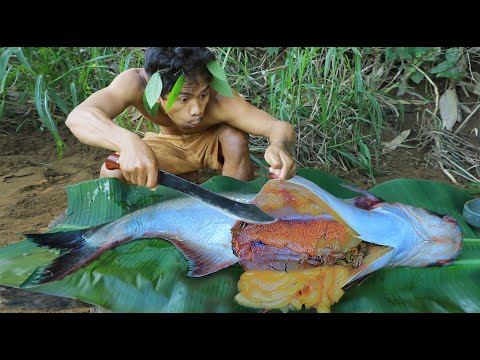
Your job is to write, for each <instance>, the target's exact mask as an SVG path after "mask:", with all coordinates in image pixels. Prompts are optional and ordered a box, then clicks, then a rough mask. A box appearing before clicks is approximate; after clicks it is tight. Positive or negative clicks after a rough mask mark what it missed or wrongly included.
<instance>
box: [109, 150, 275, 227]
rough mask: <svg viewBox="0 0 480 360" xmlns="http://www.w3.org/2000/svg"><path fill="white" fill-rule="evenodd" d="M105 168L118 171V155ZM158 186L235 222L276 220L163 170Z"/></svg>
mask: <svg viewBox="0 0 480 360" xmlns="http://www.w3.org/2000/svg"><path fill="white" fill-rule="evenodd" d="M105 167H106V168H107V169H108V170H115V169H120V161H119V155H117V154H112V155H110V156H109V157H108V158H107V160H106V161H105ZM158 184H159V185H162V186H166V187H168V188H171V189H175V190H177V191H180V192H181V193H183V194H185V195H188V196H191V197H193V198H196V199H198V200H200V201H203V202H204V203H205V204H207V205H210V206H212V207H214V208H215V209H217V210H218V211H220V212H222V213H224V214H225V215H227V216H230V217H232V218H234V219H237V220H241V221H244V222H248V223H252V224H271V223H273V222H275V221H276V220H277V219H276V218H274V217H272V216H270V215H269V214H267V213H266V212H264V211H263V210H262V209H260V208H259V207H258V206H257V205H255V204H252V203H243V202H240V201H236V200H233V199H230V198H228V197H225V196H223V195H220V194H218V193H216V192H213V191H210V190H208V189H205V188H203V187H201V186H200V185H197V184H195V183H192V182H190V181H188V180H185V179H183V178H181V177H180V176H176V175H174V174H171V173H169V172H167V171H165V170H158Z"/></svg>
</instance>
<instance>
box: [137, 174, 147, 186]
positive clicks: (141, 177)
mask: <svg viewBox="0 0 480 360" xmlns="http://www.w3.org/2000/svg"><path fill="white" fill-rule="evenodd" d="M146 183H147V174H145V173H144V172H143V171H141V172H140V173H138V174H137V184H138V185H140V186H145V184H146Z"/></svg>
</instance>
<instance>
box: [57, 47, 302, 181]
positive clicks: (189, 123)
mask: <svg viewBox="0 0 480 360" xmlns="http://www.w3.org/2000/svg"><path fill="white" fill-rule="evenodd" d="M214 59H215V55H214V54H213V53H212V52H211V51H210V50H209V49H207V48H191V47H190V48H186V47H165V48H149V49H147V50H146V53H145V65H144V68H134V69H128V70H126V71H124V72H122V73H120V74H119V75H118V76H117V77H116V78H115V79H114V80H113V81H112V83H111V84H110V85H109V86H107V87H106V88H104V89H101V90H99V91H97V92H96V93H94V94H92V95H91V96H90V97H88V98H87V99H86V100H85V101H83V102H82V103H81V104H79V105H78V106H77V107H76V108H75V109H73V111H72V112H71V113H70V114H69V116H68V118H67V120H66V125H67V126H68V128H69V129H70V130H71V131H72V133H73V134H74V135H75V136H76V137H77V138H78V139H79V140H80V141H81V142H83V143H85V144H88V145H91V146H95V147H101V148H105V149H110V150H113V151H116V152H118V153H119V154H120V157H119V164H120V167H121V170H107V169H106V167H105V164H103V166H102V168H101V170H100V176H101V177H116V178H118V179H120V180H122V181H127V182H129V183H132V184H137V185H141V186H147V187H149V188H152V189H153V188H155V187H156V185H157V171H158V169H163V170H166V171H169V172H171V173H173V174H176V175H181V174H185V173H188V172H191V171H195V170H198V169H202V168H210V169H221V170H222V175H225V176H230V177H233V178H236V179H239V180H243V181H250V180H252V179H253V171H252V165H251V161H250V153H249V149H248V134H251V135H258V136H265V137H267V138H268V139H269V140H270V145H269V146H268V148H267V149H266V151H265V154H264V158H265V160H266V161H267V162H268V163H269V164H270V165H271V168H270V171H271V172H272V173H274V174H275V175H276V176H277V177H279V178H280V179H289V178H291V177H293V176H294V175H295V172H296V164H295V162H294V160H293V158H292V156H291V154H290V151H289V150H290V149H292V148H293V144H294V143H295V132H294V130H293V127H292V125H290V124H289V123H287V122H284V121H281V120H278V119H276V118H274V117H273V116H271V115H269V114H268V113H266V112H265V111H262V110H260V109H258V108H256V107H254V106H252V105H250V104H249V103H248V102H247V101H245V100H244V99H242V98H241V97H240V96H239V94H238V93H237V92H236V91H235V90H233V89H232V91H233V94H234V96H233V97H232V96H224V95H221V94H220V93H218V92H217V91H215V90H214V89H213V88H212V87H211V86H210V81H211V79H212V74H211V73H210V71H209V70H208V68H207V66H206V64H207V63H209V62H210V61H212V60H214ZM157 71H159V74H160V77H161V79H162V84H163V88H162V92H161V96H160V97H159V98H158V101H157V103H158V105H159V106H158V111H157V113H156V114H155V116H152V115H151V114H150V112H149V111H147V109H146V107H145V105H144V100H143V95H144V92H145V89H146V87H147V84H148V82H149V80H150V78H151V77H152V75H153V74H155V73H156V72H157ZM182 73H183V74H185V78H186V81H185V83H184V85H183V88H182V90H181V93H180V94H179V95H178V98H177V99H176V100H175V102H174V103H173V105H171V107H170V108H169V109H168V111H165V109H166V107H167V103H168V98H169V95H170V92H171V90H172V88H173V86H174V84H175V82H176V80H177V79H178V78H179V77H180V75H181V74H182ZM129 106H133V107H135V108H136V109H138V111H140V112H141V113H142V114H143V115H144V116H145V117H146V118H148V119H150V120H151V121H153V122H154V123H156V124H159V125H160V129H161V131H160V133H158V134H157V133H153V132H147V133H146V134H145V137H144V138H143V139H142V138H141V137H139V136H138V135H136V134H135V133H133V132H131V131H129V130H127V129H124V128H122V127H120V126H118V125H116V124H115V123H114V122H113V121H112V119H114V118H115V117H116V116H118V115H119V114H121V113H122V112H123V111H124V110H125V109H127V107H129Z"/></svg>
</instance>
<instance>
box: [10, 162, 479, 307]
mask: <svg viewBox="0 0 480 360" xmlns="http://www.w3.org/2000/svg"><path fill="white" fill-rule="evenodd" d="M298 174H299V175H300V176H303V177H305V178H307V179H309V180H311V181H313V182H315V183H316V184H318V185H319V186H321V187H322V188H324V189H326V190H327V191H329V192H331V193H332V194H333V195H335V196H337V197H339V198H352V197H355V196H358V195H359V194H357V193H355V192H352V191H351V190H349V189H346V188H345V187H342V186H340V184H341V183H343V182H344V181H343V180H342V179H339V178H337V177H334V176H332V175H329V174H326V173H323V172H321V171H318V170H308V169H301V170H299V171H298ZM267 180H268V179H266V178H259V179H257V180H255V181H252V182H248V183H247V182H241V181H238V180H235V179H232V178H229V177H223V176H217V177H213V178H211V179H210V180H208V181H206V182H205V183H203V184H202V186H204V187H205V188H208V189H210V190H213V191H217V192H236V193H243V194H247V193H257V192H258V191H259V190H260V189H261V187H262V186H263V185H264V184H265V182H266V181H267ZM66 191H67V196H68V208H67V218H66V220H65V222H64V223H63V224H61V225H59V226H57V227H56V228H55V229H53V230H52V231H61V230H73V229H79V228H84V227H89V226H94V225H99V224H102V223H105V222H108V221H112V220H114V219H116V218H118V217H120V216H122V215H124V214H126V213H128V212H130V211H134V210H136V209H139V208H142V207H145V206H148V205H150V204H152V203H154V202H157V201H164V200H166V199H170V198H172V197H175V196H181V195H179V193H178V192H176V191H174V190H171V189H167V188H164V187H161V186H159V187H158V188H157V190H156V191H155V192H152V191H151V190H148V189H146V188H143V187H138V186H130V185H127V184H124V183H121V182H120V181H118V180H116V179H106V178H103V179H98V180H92V181H86V182H83V183H79V184H76V185H72V186H67V187H66ZM371 192H372V193H374V194H375V195H377V196H379V197H381V198H383V199H384V200H385V201H399V202H402V203H405V204H411V205H415V206H421V207H425V208H428V209H430V210H432V211H436V212H439V213H448V214H450V215H452V216H453V217H455V218H456V219H457V220H458V221H459V224H460V226H461V228H462V230H463V232H464V236H465V239H464V245H463V251H462V253H461V254H460V256H459V257H458V258H457V260H456V261H455V262H454V263H453V264H451V265H448V266H445V267H435V268H407V267H404V268H384V269H381V270H378V271H376V272H375V273H373V274H372V275H371V276H368V277H367V278H366V279H362V281H360V282H357V283H355V284H354V285H353V286H351V287H349V288H348V289H346V292H345V295H344V296H343V297H342V298H341V299H340V301H339V303H337V304H336V305H334V306H332V312H379V313H380V312H479V311H480V287H479V286H478V285H477V283H478V280H479V279H480V232H479V231H478V230H476V229H473V228H471V227H470V226H469V225H468V224H467V223H466V222H465V221H464V220H463V218H462V208H463V204H464V203H465V202H466V201H468V200H470V199H471V198H472V195H470V194H468V193H467V192H466V191H463V190H460V189H458V188H455V187H453V186H450V185H448V184H443V183H439V182H434V181H425V180H409V179H398V180H392V181H388V182H385V183H383V184H380V185H377V186H375V187H374V188H372V189H371ZM24 230H25V231H24V232H27V230H31V229H24ZM58 254H59V253H58V252H57V251H55V250H49V249H46V248H42V247H38V246H36V245H35V244H33V243H32V242H31V240H29V239H24V240H22V241H20V242H17V243H14V244H12V245H9V246H5V247H3V248H1V249H0V285H4V286H10V287H19V286H20V284H21V283H22V282H23V281H24V280H25V279H27V278H28V277H29V276H30V274H31V273H33V272H34V271H35V269H36V268H37V267H41V266H44V265H46V264H48V263H49V262H50V261H52V260H53V259H55V257H56V256H58ZM187 272H188V263H187V260H186V259H185V258H184V257H183V255H182V254H181V253H180V252H179V251H178V250H177V249H176V248H175V247H174V246H173V245H171V244H170V243H169V242H167V241H165V240H162V239H142V240H136V241H132V242H129V243H126V244H122V245H120V246H117V247H115V248H112V249H110V250H108V251H106V252H105V253H103V254H102V255H100V256H99V257H98V258H97V259H95V260H94V261H93V262H91V263H90V264H89V265H87V266H85V267H84V268H82V269H80V270H78V271H76V272H75V273H73V274H71V275H69V276H67V277H65V278H64V279H61V280H59V281H55V282H52V283H48V284H44V285H40V286H36V287H32V288H27V289H26V290H28V291H35V292H40V293H45V294H51V295H57V296H64V297H69V298H74V299H79V300H82V301H84V302H87V303H91V304H97V305H100V306H103V307H105V308H107V309H110V310H112V311H114V312H162V313H165V312H174V313H178V312H203V313H205V312H257V311H258V310H257V309H250V308H246V307H243V306H241V305H239V304H237V303H236V302H235V301H234V300H233V298H234V296H235V295H236V294H237V282H238V280H239V278H240V275H241V274H242V272H243V269H242V267H241V266H240V265H233V266H231V267H229V268H227V269H223V270H220V271H218V272H216V273H214V274H211V275H208V276H205V277H201V278H191V277H188V276H187ZM311 311H313V310H311V309H308V310H303V312H311Z"/></svg>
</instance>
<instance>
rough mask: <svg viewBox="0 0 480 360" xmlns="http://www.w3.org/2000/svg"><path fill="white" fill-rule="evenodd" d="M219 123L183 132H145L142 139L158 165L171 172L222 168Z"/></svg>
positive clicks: (181, 172)
mask: <svg viewBox="0 0 480 360" xmlns="http://www.w3.org/2000/svg"><path fill="white" fill-rule="evenodd" d="M220 129H221V126H218V125H217V126H212V127H210V128H208V129H207V130H205V131H202V132H199V133H195V134H187V135H167V134H163V133H162V132H161V131H160V133H159V134H157V133H154V132H147V133H145V136H144V138H143V141H145V142H146V143H147V145H149V146H150V147H151V148H152V150H153V152H154V153H155V155H156V156H157V159H158V164H159V167H160V168H161V169H163V170H165V171H168V172H170V173H172V174H176V175H178V174H184V173H188V172H192V171H196V170H199V169H207V168H208V169H216V170H218V169H222V163H221V162H220V161H219V156H220V154H219V152H220V143H219V135H220Z"/></svg>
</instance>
